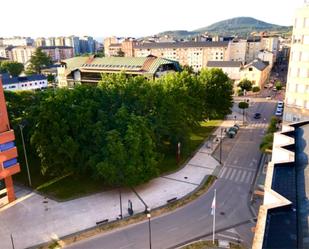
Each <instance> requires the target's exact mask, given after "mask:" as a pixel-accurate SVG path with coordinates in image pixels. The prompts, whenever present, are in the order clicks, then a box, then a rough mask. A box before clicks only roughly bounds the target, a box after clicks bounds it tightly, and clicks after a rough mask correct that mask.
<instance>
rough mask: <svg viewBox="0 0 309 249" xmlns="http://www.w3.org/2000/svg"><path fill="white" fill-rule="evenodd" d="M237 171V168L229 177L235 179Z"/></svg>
mask: <svg viewBox="0 0 309 249" xmlns="http://www.w3.org/2000/svg"><path fill="white" fill-rule="evenodd" d="M236 172H237V169H233V171H232V174H231V176H230V177H229V178H230V180H233V178H234V175H235V173H236Z"/></svg>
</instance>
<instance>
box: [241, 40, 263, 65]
mask: <svg viewBox="0 0 309 249" xmlns="http://www.w3.org/2000/svg"><path fill="white" fill-rule="evenodd" d="M262 49H263V47H262V42H261V37H252V38H249V39H247V48H246V54H245V61H246V63H249V62H251V61H253V60H255V59H256V58H257V56H258V53H259V52H260V50H262Z"/></svg>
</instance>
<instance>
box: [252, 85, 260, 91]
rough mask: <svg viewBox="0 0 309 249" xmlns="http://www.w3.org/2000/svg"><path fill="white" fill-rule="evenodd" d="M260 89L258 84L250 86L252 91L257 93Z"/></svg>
mask: <svg viewBox="0 0 309 249" xmlns="http://www.w3.org/2000/svg"><path fill="white" fill-rule="evenodd" d="M260 90H261V89H260V88H259V87H258V86H254V87H252V92H254V93H257V92H259V91H260Z"/></svg>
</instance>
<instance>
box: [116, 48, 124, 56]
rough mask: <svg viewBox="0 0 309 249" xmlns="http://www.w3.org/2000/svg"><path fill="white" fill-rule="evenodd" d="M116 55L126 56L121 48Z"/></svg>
mask: <svg viewBox="0 0 309 249" xmlns="http://www.w3.org/2000/svg"><path fill="white" fill-rule="evenodd" d="M115 56H116V57H124V56H125V53H124V52H123V51H122V50H121V49H120V50H118V51H117V54H116V55H115Z"/></svg>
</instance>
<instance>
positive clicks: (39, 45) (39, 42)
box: [35, 37, 46, 48]
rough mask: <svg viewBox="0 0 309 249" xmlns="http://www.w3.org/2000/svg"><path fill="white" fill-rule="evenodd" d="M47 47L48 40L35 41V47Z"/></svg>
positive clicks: (38, 39) (41, 38)
mask: <svg viewBox="0 0 309 249" xmlns="http://www.w3.org/2000/svg"><path fill="white" fill-rule="evenodd" d="M43 46H46V40H45V38H44V37H39V38H37V39H36V40H35V47H37V48H38V47H43Z"/></svg>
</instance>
